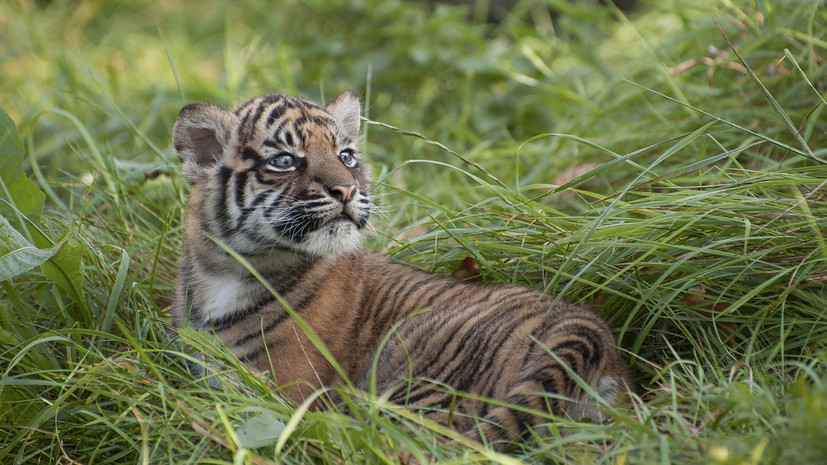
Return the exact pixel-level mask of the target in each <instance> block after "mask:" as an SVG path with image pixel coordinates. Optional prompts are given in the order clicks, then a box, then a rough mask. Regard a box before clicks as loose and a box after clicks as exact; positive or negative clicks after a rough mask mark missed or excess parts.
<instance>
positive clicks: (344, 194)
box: [330, 185, 356, 203]
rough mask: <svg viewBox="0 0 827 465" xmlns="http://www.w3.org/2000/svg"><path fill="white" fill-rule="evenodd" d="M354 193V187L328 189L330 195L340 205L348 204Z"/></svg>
mask: <svg viewBox="0 0 827 465" xmlns="http://www.w3.org/2000/svg"><path fill="white" fill-rule="evenodd" d="M354 192H356V186H354V185H350V186H333V187H331V188H330V194H331V195H332V196H333V197H336V198H337V199H339V200H340V201H341V202H342V203H348V202H350V200H351V199H352V198H353V193H354Z"/></svg>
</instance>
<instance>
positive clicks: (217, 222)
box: [173, 92, 371, 257]
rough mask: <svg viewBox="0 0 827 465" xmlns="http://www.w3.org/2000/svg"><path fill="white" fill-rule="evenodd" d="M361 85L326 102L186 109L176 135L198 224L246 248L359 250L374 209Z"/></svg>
mask: <svg viewBox="0 0 827 465" xmlns="http://www.w3.org/2000/svg"><path fill="white" fill-rule="evenodd" d="M360 113H361V106H360V105H359V99H358V97H357V96H356V94H354V93H353V92H345V93H343V94H341V95H339V96H338V97H337V98H336V99H335V100H333V102H331V103H330V104H328V105H326V106H320V105H317V104H315V103H312V102H309V101H307V100H304V99H301V98H298V97H292V96H287V95H266V96H263V97H258V98H254V99H252V100H250V101H248V102H246V103H243V104H241V105H240V106H238V107H236V108H235V109H233V110H232V111H229V110H225V109H222V108H219V107H217V106H214V105H210V104H206V103H192V104H189V105H187V106H185V107H184V108H183V109H181V113H180V114H179V115H178V120H177V121H176V122H175V127H174V129H173V143H174V146H175V150H176V151H177V152H178V158H179V159H180V161H181V169H182V172H183V174H184V176H185V177H186V179H187V180H188V181H189V183H190V186H191V194H190V201H189V206H188V210H187V215H188V217H189V218H190V222H189V223H188V226H187V228H188V234H189V233H191V231H190V230H191V229H193V228H198V229H200V230H201V232H202V233H206V234H208V235H211V236H213V237H214V238H216V239H218V240H220V241H222V242H224V243H225V244H227V245H228V246H229V247H230V248H232V249H233V250H235V251H236V252H238V253H240V254H242V255H251V256H252V255H263V254H266V253H268V252H270V251H278V250H284V251H292V252H294V253H295V252H298V253H301V254H305V255H309V256H312V257H335V256H338V255H341V254H344V253H347V252H350V251H352V250H354V249H356V248H357V247H358V246H359V243H360V237H361V233H360V230H361V229H362V228H363V227H364V226H365V224H366V223H367V221H368V217H369V215H370V211H371V202H370V193H369V184H370V170H369V167H368V166H367V165H366V164H365V163H364V161H363V160H362V158H361V156H360V154H359V125H360Z"/></svg>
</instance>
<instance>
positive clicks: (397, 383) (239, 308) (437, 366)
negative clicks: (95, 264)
mask: <svg viewBox="0 0 827 465" xmlns="http://www.w3.org/2000/svg"><path fill="white" fill-rule="evenodd" d="M360 113H361V107H360V104H359V100H358V98H357V97H356V95H355V94H353V93H352V92H345V93H343V94H341V95H340V96H338V97H337V98H336V99H335V100H334V101H333V102H331V103H330V104H328V105H326V106H320V105H316V104H314V103H311V102H309V101H307V100H304V99H300V98H297V97H292V96H286V95H268V96H263V97H259V98H255V99H252V100H250V101H248V102H246V103H244V104H242V105H240V106H238V107H237V108H235V109H234V110H231V111H228V110H224V109H222V108H219V107H216V106H213V105H209V104H203V103H197V104H190V105H187V106H185V107H184V108H183V109H182V110H181V113H180V115H179V117H178V120H177V121H176V123H175V128H174V130H173V140H174V145H175V149H176V151H177V152H178V155H179V158H180V161H181V166H182V172H183V174H184V176H185V177H186V178H187V180H188V181H189V183H190V186H191V193H190V200H189V203H188V206H187V225H186V239H185V244H184V250H183V253H182V259H181V265H180V276H179V280H178V286H177V293H176V302H175V306H174V311H173V320H174V323H175V324H176V325H178V326H179V327H185V326H186V327H191V328H193V329H195V330H199V331H205V332H209V333H211V334H213V335H215V337H217V338H218V339H220V340H221V342H222V343H223V344H225V345H226V346H227V347H228V348H229V349H230V350H231V351H232V353H233V354H234V355H235V356H236V357H238V358H240V359H242V360H245V361H247V362H248V363H250V364H251V365H252V366H254V367H255V368H257V369H258V370H262V371H268V372H269V373H270V374H271V376H272V377H273V378H274V380H275V382H276V383H277V384H278V385H279V386H280V389H283V392H284V393H285V394H286V395H288V396H289V397H291V398H293V399H294V400H296V401H301V400H303V399H305V398H306V397H307V396H309V395H310V394H311V393H312V392H313V391H315V390H317V389H319V388H320V387H322V386H333V385H336V384H338V383H340V382H341V381H342V379H341V375H340V373H339V372H338V371H337V370H336V369H335V368H334V367H333V366H332V365H331V364H330V363H329V361H328V360H327V359H326V358H325V357H324V356H323V355H322V353H321V352H320V351H319V350H318V349H316V347H315V346H314V344H313V342H312V341H311V339H310V338H309V337H308V335H307V334H305V332H304V331H302V330H301V329H300V327H299V325H298V324H297V321H296V320H295V319H294V318H293V317H291V316H290V314H289V313H288V311H287V310H285V308H284V307H282V304H281V303H280V301H279V300H278V299H277V298H276V296H274V295H273V294H272V293H271V292H270V291H269V290H268V289H267V287H266V286H265V285H264V284H263V283H261V282H260V281H259V280H258V279H257V278H256V277H254V276H253V275H252V274H251V273H250V272H249V271H248V270H247V268H246V267H245V266H244V265H242V264H241V263H240V262H239V261H238V260H236V259H235V258H234V257H233V256H232V255H231V254H229V253H228V252H227V251H225V249H224V247H222V245H223V246H226V247H228V248H230V249H232V250H233V251H234V252H235V253H237V254H238V255H241V256H242V257H244V258H245V259H246V261H247V262H248V263H249V264H250V265H251V266H252V267H254V268H255V269H256V271H257V272H258V273H259V274H260V275H261V276H262V277H263V278H264V279H265V280H266V281H267V283H269V285H270V286H271V287H272V288H274V289H275V290H276V291H277V293H278V294H279V296H280V297H281V298H283V300H284V301H285V302H287V303H288V304H289V306H290V307H291V308H292V309H293V310H294V311H295V312H296V313H297V315H298V316H299V317H300V319H301V320H302V321H304V322H305V323H306V324H307V325H308V326H309V327H310V328H311V329H312V331H313V333H315V335H317V336H318V338H319V339H320V340H321V341H322V342H323V343H324V345H325V346H326V348H327V349H328V350H329V351H330V353H332V354H333V355H334V357H335V358H336V361H337V362H338V364H339V365H340V366H341V367H342V369H343V370H344V375H345V376H347V377H348V378H349V379H352V380H355V381H356V385H357V387H359V388H361V389H369V388H371V387H373V386H375V387H376V388H377V389H378V391H379V392H380V393H389V394H390V399H391V400H392V401H394V402H397V403H399V404H406V405H410V406H413V407H421V408H427V409H429V411H430V412H431V413H430V415H431V416H432V417H433V418H435V419H437V420H441V421H445V422H447V416H446V412H447V409H448V407H449V405H454V404H453V402H454V399H453V395H452V394H450V392H451V391H452V390H453V391H459V392H461V393H469V394H471V395H472V397H473V398H472V397H467V396H463V395H460V396H459V400H458V401H456V412H457V413H458V415H455V416H454V418H453V421H452V426H453V427H455V428H457V429H459V430H461V431H464V432H465V433H466V434H467V435H468V436H469V437H471V438H475V439H480V434H483V435H484V436H485V437H486V438H487V439H489V440H495V441H497V440H501V444H505V443H507V442H508V441H511V440H513V439H514V438H515V437H517V436H519V435H520V434H522V433H523V432H525V431H526V430H527V429H529V428H533V427H535V426H537V425H538V423H539V422H540V421H541V420H540V418H539V417H537V416H536V415H531V414H529V413H526V412H525V409H532V410H539V411H544V410H547V409H549V408H550V409H551V410H552V411H553V412H554V413H556V414H569V415H572V416H573V417H575V418H577V417H580V416H582V415H584V414H588V415H590V416H593V417H594V416H595V415H598V413H597V412H595V411H593V410H592V409H591V407H590V405H594V400H593V399H588V396H587V395H586V393H585V391H584V389H583V388H582V387H581V386H580V385H579V384H578V382H576V381H575V379H574V378H573V377H572V376H571V375H570V373H576V374H577V376H578V377H579V378H581V379H582V380H584V381H585V382H586V383H588V384H589V385H590V386H592V387H593V388H594V389H595V390H596V391H597V392H598V393H599V394H600V395H601V396H602V397H603V398H604V399H605V400H607V401H608V402H614V401H615V400H616V399H617V398H618V396H620V395H621V393H622V392H624V391H625V390H626V389H628V386H629V381H628V378H627V375H626V371H625V368H624V365H623V363H622V361H621V360H620V359H619V357H618V355H617V349H616V346H615V341H614V339H613V337H612V336H611V333H610V331H609V328H608V327H607V326H606V324H605V323H604V322H603V321H602V320H601V319H600V318H599V317H598V316H597V315H596V314H595V313H594V312H592V311H590V310H589V309H587V308H585V307H583V306H579V305H572V304H568V303H566V302H562V301H561V302H557V303H554V298H553V297H551V296H548V295H546V294H543V293H540V292H537V291H535V290H533V289H529V288H525V287H517V286H499V287H495V286H487V287H486V286H482V287H481V286H477V285H474V284H470V283H465V282H458V281H456V280H450V279H445V278H441V277H437V276H434V275H429V274H425V273H422V272H419V271H416V270H413V269H411V268H408V267H405V266H401V265H397V264H393V263H390V262H388V261H387V260H386V259H384V258H383V257H381V256H378V255H376V254H373V253H371V252H368V251H365V250H363V249H362V248H360V246H359V243H360V237H361V230H362V229H363V228H364V227H365V225H366V224H367V221H368V218H369V216H370V214H371V210H372V208H373V206H372V203H371V197H370V173H369V168H368V166H367V164H366V163H365V161H364V159H363V157H362V156H361V154H360V153H359V145H358V140H359V126H360ZM391 331H393V332H392V333H391ZM377 352H378V353H377ZM374 360H375V361H376V363H375V364H374ZM374 365H375V366H374ZM564 365H565V366H564ZM195 368H196V369H197V367H195ZM446 387H447V389H446ZM478 398H489V399H495V400H497V401H500V404H501V405H500V406H497V405H494V404H492V403H489V402H483V401H480V400H474V399H478ZM503 402H504V403H506V404H513V405H515V406H517V408H514V409H511V408H508V407H506V406H502V403H503ZM480 419H484V420H485V421H481V422H480V421H479V420H480ZM477 422H479V424H477Z"/></svg>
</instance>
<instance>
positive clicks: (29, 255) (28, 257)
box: [0, 216, 61, 281]
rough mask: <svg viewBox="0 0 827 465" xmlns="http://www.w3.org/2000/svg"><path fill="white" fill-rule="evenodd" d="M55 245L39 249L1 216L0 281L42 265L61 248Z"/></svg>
mask: <svg viewBox="0 0 827 465" xmlns="http://www.w3.org/2000/svg"><path fill="white" fill-rule="evenodd" d="M60 245H61V244H58V245H55V246H53V247H49V248H47V249H39V248H37V247H35V246H34V245H32V243H31V242H29V241H28V240H27V239H26V238H25V237H23V235H22V234H20V233H19V232H17V230H16V229H14V228H13V227H12V226H11V224H9V221H8V220H7V219H6V218H5V217H2V216H0V281H5V280H7V279H10V278H13V277H15V276H19V275H21V274H23V273H26V272H28V271H30V270H31V269H33V268H34V267H36V266H40V265H42V264H43V263H44V262H46V260H48V259H50V258H51V257H53V256H54V255H55V254H56V253H57V251H58V250H59V249H60Z"/></svg>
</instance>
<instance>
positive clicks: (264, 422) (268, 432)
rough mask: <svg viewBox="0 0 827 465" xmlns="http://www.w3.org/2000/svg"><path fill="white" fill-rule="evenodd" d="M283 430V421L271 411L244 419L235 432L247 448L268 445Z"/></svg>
mask: <svg viewBox="0 0 827 465" xmlns="http://www.w3.org/2000/svg"><path fill="white" fill-rule="evenodd" d="M282 431H284V422H283V421H281V420H279V419H278V418H276V416H275V415H273V414H271V413H262V414H261V415H257V416H255V417H251V418H250V419H249V420H247V421H245V422H244V424H243V425H241V426H240V427H239V428H238V430H236V432H235V434H236V436H237V437H238V441H239V442H240V443H241V445H242V446H243V447H246V448H247V449H258V448H259V447H265V446H270V445H273V444H275V443H276V441H278V439H279V436H281V433H282Z"/></svg>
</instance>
